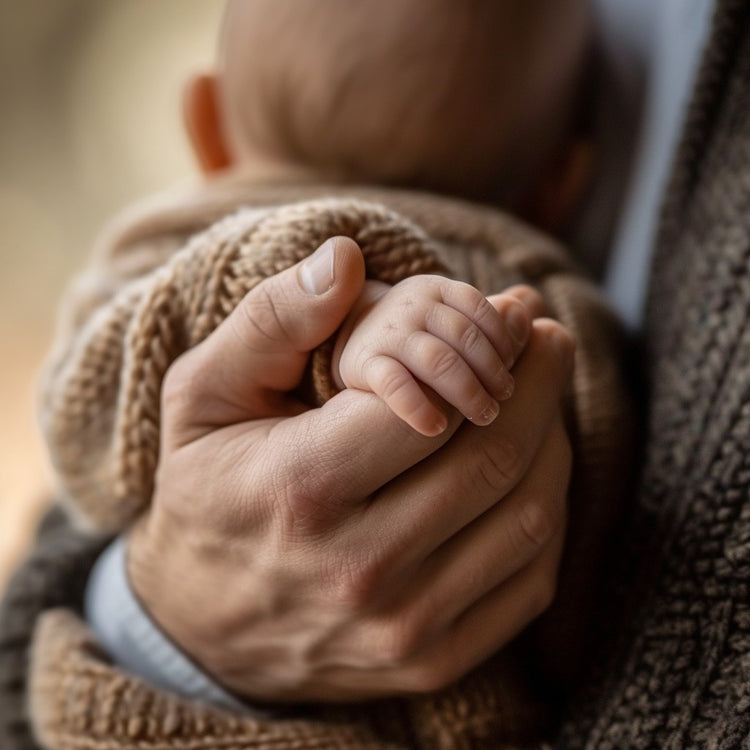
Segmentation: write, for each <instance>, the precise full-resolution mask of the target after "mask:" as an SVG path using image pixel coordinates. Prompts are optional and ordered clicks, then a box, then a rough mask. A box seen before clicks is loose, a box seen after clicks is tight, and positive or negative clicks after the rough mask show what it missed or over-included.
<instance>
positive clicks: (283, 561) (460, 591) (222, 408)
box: [128, 239, 573, 701]
mask: <svg viewBox="0 0 750 750" xmlns="http://www.w3.org/2000/svg"><path fill="white" fill-rule="evenodd" d="M325 247H326V248H327V250H325V249H322V250H319V251H318V253H317V254H316V256H315V257H314V258H313V259H312V261H313V266H306V267H305V268H306V269H307V270H305V271H301V270H300V269H299V268H294V269H290V270H289V271H287V272H284V273H282V274H279V275H278V276H275V277H273V278H271V279H268V280H267V281H266V282H264V283H263V284H261V285H259V286H258V287H256V289H255V290H254V291H253V292H251V293H250V294H249V295H248V296H247V297H246V298H245V299H244V300H243V302H242V303H241V305H240V306H239V307H238V308H237V310H236V311H235V312H234V313H233V314H232V315H231V316H230V317H229V318H228V319H227V320H226V321H225V322H224V323H223V324H222V325H221V326H220V327H219V328H218V329H217V330H216V331H215V332H214V334H212V335H211V336H210V337H209V338H208V339H207V340H206V341H205V342H203V343H202V344H201V345H200V346H198V347H196V348H195V349H193V350H191V351H189V352H187V353H186V354H185V355H184V356H183V357H181V358H180V359H179V360H178V361H177V362H176V363H175V364H174V366H173V367H172V368H171V369H170V372H169V373H168V377H167V380H166V382H165V385H164V390H163V434H162V450H161V458H160V466H159V471H158V476H157V484H156V491H155V495H154V498H153V503H152V506H151V509H150V511H149V513H148V515H147V516H146V517H145V518H144V519H143V521H142V522H141V523H140V524H138V525H137V526H136V528H135V529H134V530H133V532H132V534H131V537H130V546H129V564H128V568H129V575H130V578H131V582H132V585H133V586H134V589H135V591H136V593H137V594H138V596H139V597H140V598H141V600H142V601H143V603H144V604H145V606H146V607H147V609H148V610H149V611H150V613H151V614H152V616H153V617H154V618H155V619H156V621H157V622H158V623H160V625H161V626H162V627H163V629H164V630H165V631H166V632H167V633H168V634H169V635H170V636H171V637H172V638H173V639H174V640H175V641H176V642H177V643H178V644H179V645H180V646H181V647H182V648H183V649H185V651H186V652H187V653H189V654H190V655H191V656H192V657H193V658H194V659H195V660H196V661H197V662H198V663H199V664H201V665H202V666H203V668H205V669H206V670H207V671H208V672H209V673H211V674H212V675H213V676H214V677H215V678H216V679H218V680H219V681H220V682H221V683H223V684H224V685H225V686H227V687H229V688H230V689H233V690H234V691H236V692H237V693H239V694H242V695H244V696H247V697H250V698H253V699H255V700H274V701H291V700H294V701H301V700H357V699H364V698H369V697H376V696H380V695H387V694H394V693H404V692H424V691H431V690H434V689H437V688H440V687H442V686H444V685H446V684H449V683H450V682H452V681H454V680H455V679H457V678H458V677H459V676H461V675H462V674H463V673H465V672H466V671H468V670H469V669H470V668H471V667H473V666H474V665H475V664H476V663H478V662H479V661H481V660H482V659H484V658H485V657H486V656H488V655H489V654H491V653H492V652H493V651H495V650H496V649H497V648H499V647H500V646H502V645H503V644H505V643H506V642H507V641H508V640H510V639H511V638H512V637H513V636H514V635H515V634H516V633H518V632H519V630H521V629H522V628H523V627H524V626H525V625H526V624H528V623H529V622H530V621H531V620H532V619H533V618H535V617H536V616H537V615H538V614H539V613H540V612H541V611H542V610H543V609H544V608H545V607H546V606H547V605H548V604H549V603H550V601H551V599H552V597H553V593H554V588H555V581H556V575H557V568H558V564H559V559H560V554H561V549H562V544H563V537H564V526H565V523H564V522H565V494H566V489H567V483H568V477H569V471H570V465H571V456H570V448H569V444H568V441H567V438H566V435H565V432H564V429H563V425H562V419H561V409H560V401H561V399H562V396H563V394H564V393H565V391H566V389H567V387H568V380H569V376H570V370H571V364H572V349H573V346H572V343H571V340H570V338H569V337H568V335H567V334H566V333H565V331H564V330H563V329H562V328H561V327H560V326H559V325H558V324H556V323H554V322H552V321H549V320H536V321H535V322H534V325H533V327H532V329H531V330H530V333H529V341H528V344H527V345H526V348H525V349H524V351H523V354H522V356H521V359H520V361H519V362H518V364H517V365H516V368H515V369H514V376H515V379H516V390H515V394H514V396H513V398H512V399H510V400H509V401H508V402H506V403H504V404H503V408H502V411H501V414H500V416H499V417H498V418H497V419H496V420H495V422H494V423H493V424H492V425H490V426H489V427H475V426H473V425H471V424H469V423H462V422H461V419H460V417H459V416H458V415H456V414H455V413H453V412H450V413H451V417H450V418H449V427H448V429H447V430H446V431H445V432H444V433H443V434H441V435H440V436H438V437H435V438H427V437H424V436H422V435H420V434H419V433H417V432H415V431H414V430H412V429H411V428H409V427H408V426H407V425H406V424H405V423H403V422H402V421H401V420H400V419H398V418H397V417H396V416H395V415H393V414H392V413H391V411H390V410H389V409H388V407H387V406H385V404H384V403H383V402H382V401H381V400H380V399H379V398H378V397H376V396H374V395H372V394H369V393H363V392H358V391H352V390H346V391H343V392H342V393H340V394H339V395H337V396H336V397H334V398H333V399H331V400H330V401H329V402H328V403H327V404H325V406H323V407H322V408H320V409H312V410H306V411H305V410H304V407H303V405H301V404H300V403H299V402H297V401H296V400H295V399H294V397H293V396H291V395H289V394H288V393H287V391H289V389H290V388H291V387H292V386H293V385H294V384H295V383H296V382H297V381H298V380H299V378H300V376H301V373H302V371H303V369H304V365H305V362H306V359H307V351H309V349H311V348H313V347H315V346H317V345H318V344H319V343H320V342H321V341H323V340H325V339H326V338H327V337H328V336H329V335H330V334H331V333H332V332H333V331H334V330H335V329H336V328H337V326H338V325H339V323H340V321H341V320H343V318H344V316H345V315H346V312H347V311H348V309H349V308H350V307H351V305H352V304H353V302H354V300H355V299H356V297H357V295H358V293H359V289H360V288H361V284H362V275H363V270H362V259H361V255H360V253H359V250H358V248H357V246H356V245H355V244H354V243H353V242H352V241H350V240H345V239H338V240H335V241H333V242H331V241H329V243H326V246H325ZM327 251H333V254H334V259H333V261H330V260H328V258H329V256H327V255H326V252H327ZM307 262H308V263H309V262H310V261H307ZM315 264H317V265H315ZM311 267H312V268H313V269H317V270H316V272H315V273H313V274H312V276H311V275H310V274H309V273H308V271H309V269H310V268H311ZM326 268H328V269H329V273H330V272H331V271H332V272H333V278H332V279H329V280H328V282H326V271H325V269H326ZM311 278H312V279H313V280H315V279H317V282H318V283H316V284H313V285H312V286H310V285H309V284H308V290H305V289H304V288H302V286H301V285H300V282H303V283H304V282H305V281H306V280H307V281H310V279H311ZM313 287H314V289H313ZM310 289H313V291H317V292H320V293H318V294H314V293H312V294H311V293H310V291H309V290H310ZM516 294H517V297H518V299H519V300H520V301H521V302H522V303H524V304H526V305H527V307H528V308H529V309H530V311H531V312H532V314H538V313H539V312H540V305H541V303H540V300H539V298H538V296H537V295H536V294H535V293H533V292H531V290H529V289H524V288H522V289H519V290H517V292H516ZM258 321H261V323H260V324H259V323H258ZM281 341H285V342H289V341H291V342H293V344H294V348H295V349H296V352H297V354H296V356H292V357H291V360H292V362H291V365H292V366H291V367H290V370H289V375H288V377H287V379H286V380H281V381H280V380H278V379H276V381H275V382H269V383H268V392H267V393H266V394H265V396H266V397H267V398H273V399H275V401H274V402H273V403H274V409H275V412H276V414H277V415H279V414H281V415H285V416H282V417H279V416H268V417H266V418H262V419H254V420H252V421H248V415H250V414H255V411H254V410H255V409H259V408H263V406H262V403H260V402H259V403H251V404H248V403H247V400H248V399H250V400H252V399H253V394H252V389H248V388H247V387H246V382H247V381H248V380H249V379H250V378H251V376H252V378H254V379H255V380H256V382H257V380H258V378H261V379H262V377H263V374H264V371H265V369H264V368H266V367H267V368H268V370H269V371H273V370H274V368H276V366H277V365H278V362H279V357H280V356H286V357H288V356H289V355H288V352H287V353H286V354H283V355H282V354H281V353H280V352H281V350H282V349H283V347H282V346H280V344H279V342H281ZM518 353H519V352H518V351H517V352H516V355H518ZM540 374H543V376H542V375H540ZM262 400H263V401H265V400H266V399H262Z"/></svg>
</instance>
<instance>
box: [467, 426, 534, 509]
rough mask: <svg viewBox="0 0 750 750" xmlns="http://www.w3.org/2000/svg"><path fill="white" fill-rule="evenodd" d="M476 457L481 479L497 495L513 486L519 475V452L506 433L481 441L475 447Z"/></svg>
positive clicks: (520, 462)
mask: <svg viewBox="0 0 750 750" xmlns="http://www.w3.org/2000/svg"><path fill="white" fill-rule="evenodd" d="M477 459H478V462H477V464H476V467H477V471H478V473H479V476H480V478H481V480H482V481H483V482H484V484H485V485H486V486H487V487H488V488H489V489H491V490H493V491H495V492H496V493H497V494H498V495H499V496H503V495H504V494H505V493H506V492H507V491H508V489H509V488H510V487H512V486H514V485H515V484H516V482H517V481H518V480H519V478H520V476H521V473H522V469H523V458H522V456H521V452H520V450H519V448H518V446H517V445H516V443H515V442H514V441H513V440H511V439H510V438H509V437H508V436H507V435H502V434H501V435H497V436H495V437H494V438H493V439H490V440H485V441H482V442H481V443H480V444H479V445H478V448H477Z"/></svg>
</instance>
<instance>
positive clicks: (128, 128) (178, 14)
mask: <svg viewBox="0 0 750 750" xmlns="http://www.w3.org/2000/svg"><path fill="white" fill-rule="evenodd" d="M222 6H223V3H222V2H221V1H220V0H159V2H129V1H127V0H24V2H18V1H17V0H0V261H1V265H0V592H1V591H2V588H3V585H4V583H5V581H6V580H7V576H8V574H9V572H10V570H11V569H12V567H13V566H14V565H15V564H16V563H17V562H18V560H19V558H20V557H21V556H22V555H23V553H24V551H25V549H26V547H27V545H28V544H29V542H30V540H31V534H32V533H33V528H34V526H35V523H36V521H37V519H38V517H39V515H40V513H41V512H42V511H43V508H44V507H45V505H46V503H47V502H48V501H49V499H50V497H51V495H52V491H53V490H52V488H53V486H54V484H53V480H52V475H51V472H50V470H49V468H48V466H47V463H46V458H45V455H44V450H43V448H42V445H41V441H40V438H39V436H38V432H37V429H36V422H35V414H34V401H35V382H36V374H37V372H38V369H39V365H40V362H41V360H42V358H43V357H44V353H45V351H46V350H47V348H48V346H49V342H50V337H51V334H52V331H53V328H54V319H55V310H56V306H57V303H58V300H59V298H60V295H61V292H62V290H63V289H64V287H65V284H66V281H67V280H68V279H69V278H70V276H71V275H72V274H73V273H74V271H75V270H76V269H77V268H79V267H80V266H81V265H82V264H83V263H84V261H85V260H86V258H87V256H88V253H89V252H90V249H91V245H92V241H93V239H94V237H95V236H96V234H97V232H98V230H99V229H100V228H101V227H102V225H103V224H104V223H105V222H106V220H107V219H109V218H110V217H111V216H112V215H113V214H114V213H116V212H117V210H118V209H120V208H121V207H123V206H124V205H126V204H127V203H129V202H131V201H133V200H137V199H139V198H142V197H144V196H146V195H148V194H149V193H151V192H155V191H158V190H160V189H161V188H164V187H168V186H170V184H173V183H174V182H176V181H180V180H186V179H190V177H191V176H192V175H193V174H194V169H193V163H192V160H191V157H190V154H189V152H188V149H187V144H186V141H185V139H184V136H183V133H182V127H181V121H180V116H179V98H180V86H181V83H182V81H183V79H184V77H185V75H186V73H188V72H189V71H191V70H193V69H195V68H200V67H203V66H207V65H209V64H210V63H211V61H212V58H213V51H214V43H215V38H216V34H217V31H218V26H219V19H220V16H221V10H222Z"/></svg>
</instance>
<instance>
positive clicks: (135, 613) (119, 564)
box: [85, 536, 268, 718]
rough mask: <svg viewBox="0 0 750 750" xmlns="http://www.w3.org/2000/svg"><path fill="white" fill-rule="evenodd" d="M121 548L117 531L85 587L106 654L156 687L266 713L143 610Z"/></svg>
mask: <svg viewBox="0 0 750 750" xmlns="http://www.w3.org/2000/svg"><path fill="white" fill-rule="evenodd" d="M125 553H126V545H125V537H124V536H120V537H118V538H117V539H115V541H114V542H112V544H110V546H109V547H107V548H106V549H105V550H104V552H102V554H101V555H100V557H99V559H98V560H97V562H96V565H95V566H94V568H93V570H92V572H91V575H90V576H89V580H88V583H87V586H86V596H85V613H86V619H87V621H88V624H89V626H90V627H91V629H92V630H93V632H94V634H95V635H96V637H97V639H98V640H99V642H100V643H101V645H102V646H103V647H104V649H105V650H106V651H107V652H108V654H109V656H110V658H112V659H113V661H114V662H115V663H116V664H118V665H119V666H120V667H122V668H123V669H125V670H126V671H128V672H130V673H131V674H134V675H136V676H137V677H140V678H142V679H143V680H144V681H146V682H148V683H149V684H150V685H153V686H154V687H161V688H165V689H167V690H170V691H171V692H173V693H177V694H179V695H182V696H184V697H186V698H196V699H199V700H203V701H206V702H208V703H212V704H214V705H217V706H221V707H223V708H228V709H230V710H232V711H240V712H242V713H243V714H245V715H247V714H251V715H253V716H256V717H258V718H265V717H267V716H268V714H267V713H266V712H264V711H260V710H256V709H254V708H252V707H250V706H248V705H247V704H245V703H242V702H241V701H240V700H239V699H237V698H236V697H234V696H233V695H231V694H230V693H228V692H227V691H226V690H224V689H223V688H222V687H221V686H220V685H218V684H217V683H216V682H214V680H212V679H211V678H210V677H209V676H208V675H207V674H205V672H203V671H202V670H201V669H200V668H199V667H198V666H196V665H195V664H194V663H193V662H192V661H191V660H190V659H189V658H188V657H187V656H186V655H185V654H184V653H183V652H182V651H181V650H180V649H179V648H178V647H177V646H176V645H175V644H174V643H173V642H172V641H171V640H170V639H169V638H168V637H167V636H166V635H165V634H164V633H163V632H162V630H161V629H160V628H159V627H158V626H157V625H156V623H155V622H154V621H153V620H152V619H151V618H150V617H149V616H148V614H146V612H145V610H144V609H143V607H142V605H141V603H140V602H139V601H138V599H137V597H136V596H135V594H134V592H133V590H132V589H131V587H130V583H129V582H128V579H127V574H126V568H125V557H126V555H125Z"/></svg>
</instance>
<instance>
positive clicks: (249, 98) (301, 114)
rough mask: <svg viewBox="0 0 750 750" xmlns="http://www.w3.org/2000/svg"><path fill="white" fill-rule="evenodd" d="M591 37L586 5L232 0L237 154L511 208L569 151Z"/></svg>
mask: <svg viewBox="0 0 750 750" xmlns="http://www.w3.org/2000/svg"><path fill="white" fill-rule="evenodd" d="M588 31H589V11H588V4H587V2H585V0H523V1H521V0H512V1H510V2H508V1H506V2H496V1H495V0H470V1H469V2H456V0H407V1H406V2H399V3H382V2H380V1H379V0H359V2H357V3H356V4H352V3H346V2H342V1H341V0H298V1H297V2H295V3H293V4H287V3H278V2H276V0H253V1H252V2H244V0H235V1H234V2H230V3H229V5H228V9H227V15H226V18H225V24H224V29H223V34H222V39H221V45H220V54H219V77H218V89H219V91H218V94H219V98H220V104H219V110H220V112H221V113H222V117H221V119H222V125H223V128H224V138H225V140H226V143H227V147H228V153H229V156H230V158H231V160H232V161H236V162H243V163H252V162H257V163H264V162H265V163H267V162H274V161H275V162H283V163H286V164H288V165H293V166H295V167H297V168H306V169H308V170H312V171H314V173H315V174H316V175H317V176H318V177H319V178H320V177H322V178H327V179H332V180H336V181H339V182H341V181H355V182H366V183H367V182H370V183H378V184H393V185H407V186H409V187H423V188H427V189H430V190H435V191H437V192H444V193H455V194H460V195H464V196H468V197H472V198H480V199H484V200H502V201H503V202H504V203H506V205H507V204H508V203H509V202H511V201H516V200H518V199H520V198H526V197H527V194H528V192H529V190H530V189H531V186H532V185H534V184H535V183H536V182H537V181H539V180H540V179H541V178H542V176H543V172H545V171H547V170H546V168H547V166H548V165H549V163H550V162H551V161H553V160H557V161H559V158H560V157H561V156H562V155H563V152H564V151H565V150H566V149H567V148H568V146H569V144H568V138H569V134H570V131H571V129H572V126H573V119H574V117H575V116H576V111H577V105H578V94H579V87H580V80H581V75H580V74H581V70H582V66H583V64H584V61H585V54H586V51H587V46H586V39H587V35H588Z"/></svg>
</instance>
